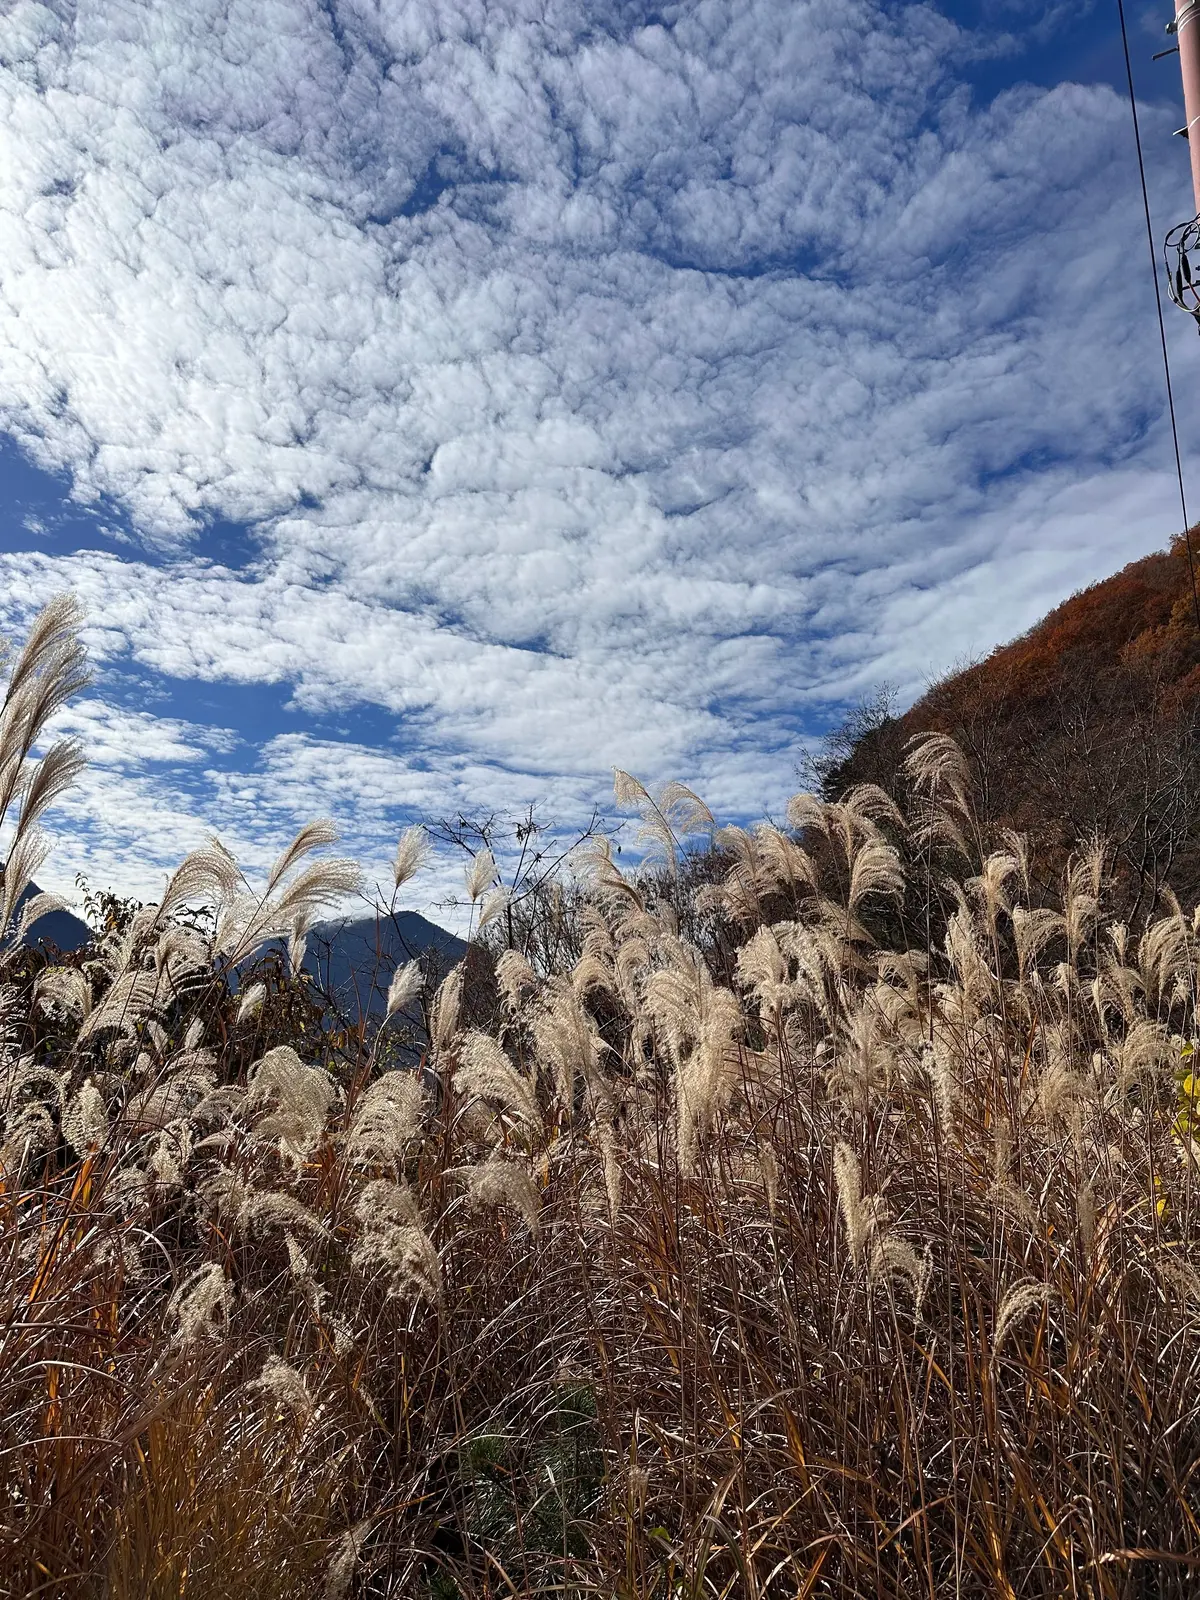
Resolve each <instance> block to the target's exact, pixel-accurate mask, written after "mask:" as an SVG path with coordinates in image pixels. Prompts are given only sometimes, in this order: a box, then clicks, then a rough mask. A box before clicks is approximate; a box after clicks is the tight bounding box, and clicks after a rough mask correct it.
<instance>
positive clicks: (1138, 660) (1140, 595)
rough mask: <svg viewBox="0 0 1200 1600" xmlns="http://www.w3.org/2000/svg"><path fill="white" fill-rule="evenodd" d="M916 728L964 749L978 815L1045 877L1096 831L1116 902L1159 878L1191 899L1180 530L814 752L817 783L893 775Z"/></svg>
mask: <svg viewBox="0 0 1200 1600" xmlns="http://www.w3.org/2000/svg"><path fill="white" fill-rule="evenodd" d="M1196 543H1197V541H1196V539H1195V537H1193V548H1195V547H1196ZM930 729H937V730H939V731H942V732H945V733H949V734H951V735H952V736H953V737H954V738H955V739H957V740H958V742H959V743H960V744H961V745H962V746H963V748H964V749H965V750H967V751H968V753H969V754H970V756H971V758H972V761H973V763H974V765H975V768H976V771H977V774H978V778H979V785H980V794H981V795H982V797H983V805H984V811H985V820H986V821H987V822H988V823H989V824H992V825H994V826H995V827H996V828H1000V827H1013V828H1016V829H1018V830H1019V831H1020V832H1022V833H1024V834H1026V835H1027V837H1028V838H1029V840H1030V842H1031V845H1032V846H1033V848H1034V854H1035V857H1036V858H1037V860H1038V861H1039V864H1040V866H1041V869H1042V870H1043V871H1044V872H1045V874H1046V876H1047V878H1049V877H1050V876H1051V875H1053V874H1056V873H1057V872H1059V871H1060V870H1061V868H1062V865H1063V863H1064V861H1065V859H1066V857H1067V856H1068V855H1069V854H1070V853H1071V851H1072V850H1073V849H1075V848H1076V847H1077V846H1078V845H1079V844H1080V843H1081V842H1082V841H1084V840H1085V839H1087V838H1088V837H1089V836H1091V835H1093V834H1099V835H1100V836H1101V837H1102V838H1103V839H1105V840H1106V841H1107V843H1108V847H1109V850H1110V853H1111V860H1112V862H1113V864H1114V866H1115V868H1116V870H1117V873H1118V876H1119V879H1120V881H1121V883H1122V885H1123V888H1124V891H1125V895H1126V901H1127V903H1126V906H1125V909H1126V911H1127V913H1128V914H1129V915H1130V916H1131V917H1134V918H1136V917H1138V916H1141V915H1144V914H1146V913H1147V912H1149V911H1150V910H1151V909H1152V908H1153V906H1154V904H1155V902H1156V901H1157V900H1158V899H1159V896H1160V894H1161V891H1162V889H1163V887H1164V885H1165V884H1167V883H1170V884H1171V885H1172V886H1173V887H1174V888H1175V889H1176V891H1177V892H1178V893H1179V894H1180V897H1181V898H1182V899H1185V900H1195V899H1198V898H1200V631H1198V630H1197V626H1196V617H1195V610H1194V601H1193V591H1192V575H1191V571H1190V568H1189V560H1188V551H1187V545H1186V542H1185V540H1184V539H1183V538H1182V537H1180V538H1178V539H1176V540H1175V541H1174V543H1173V544H1172V546H1171V548H1170V549H1169V550H1166V551H1161V552H1158V553H1156V554H1154V555H1151V556H1146V557H1144V558H1143V559H1142V560H1140V561H1135V562H1132V563H1131V564H1130V565H1129V566H1127V567H1125V568H1124V569H1123V570H1122V571H1120V572H1118V573H1116V574H1115V575H1114V576H1113V577H1111V578H1106V579H1105V580H1104V581H1103V582H1101V583H1097V584H1094V585H1092V587H1091V588H1089V589H1085V590H1083V591H1082V592H1080V593H1079V594H1076V595H1073V596H1072V597H1071V598H1070V599H1069V600H1067V601H1065V602H1064V603H1063V604H1062V605H1060V606H1058V607H1056V608H1055V609H1054V610H1053V611H1051V612H1050V613H1049V615H1048V616H1046V617H1044V618H1043V619H1042V621H1041V622H1039V623H1038V624H1037V625H1036V626H1035V627H1033V628H1031V629H1030V630H1029V632H1028V633H1026V634H1024V635H1023V636H1022V637H1021V638H1019V639H1015V640H1013V641H1012V643H1011V644H1006V645H1003V646H1001V647H1000V648H999V649H997V650H994V651H993V652H992V653H991V655H989V656H987V657H986V658H985V659H984V660H982V661H979V662H977V663H975V664H974V665H972V666H970V667H968V668H967V669H966V670H965V671H962V672H957V673H954V674H953V675H952V676H950V677H947V678H945V679H943V680H942V681H941V682H940V683H937V684H935V685H934V686H933V688H932V689H930V690H929V692H928V693H927V694H925V695H924V696H923V697H922V698H921V699H920V700H918V701H917V703H916V704H915V705H914V706H913V707H912V708H911V709H910V710H909V711H908V712H906V713H905V715H904V716H902V717H899V718H887V717H879V718H876V719H875V722H874V725H873V726H868V727H866V728H863V729H862V730H861V736H860V737H859V738H858V740H857V742H856V743H855V745H854V748H853V750H852V751H851V753H850V754H849V756H848V758H847V759H846V760H844V761H841V762H839V763H837V764H836V765H834V764H832V763H831V764H829V765H828V767H827V771H826V777H825V783H826V788H827V789H830V790H832V789H837V788H841V787H845V786H847V785H848V784H850V783H855V782H863V781H872V782H878V783H882V784H883V785H884V786H885V787H887V788H889V789H892V790H895V789H896V788H897V786H898V784H899V781H900V780H899V776H898V767H899V762H900V758H901V755H902V753H903V747H904V744H905V741H906V740H907V739H908V738H909V737H911V735H913V734H915V733H919V732H924V731H926V730H930Z"/></svg>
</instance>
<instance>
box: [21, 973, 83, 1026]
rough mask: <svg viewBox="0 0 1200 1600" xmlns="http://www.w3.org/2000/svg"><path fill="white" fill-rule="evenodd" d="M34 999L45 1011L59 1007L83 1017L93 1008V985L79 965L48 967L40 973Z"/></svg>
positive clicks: (61, 1009)
mask: <svg viewBox="0 0 1200 1600" xmlns="http://www.w3.org/2000/svg"><path fill="white" fill-rule="evenodd" d="M34 999H35V1003H36V1004H37V1005H38V1006H39V1007H40V1008H41V1009H42V1010H43V1011H45V1010H53V1009H57V1010H59V1011H65V1012H66V1013H67V1014H68V1015H69V1016H72V1017H81V1018H82V1017H85V1016H86V1015H87V1014H88V1012H89V1011H90V1010H91V1009H92V985H91V983H90V981H89V979H88V977H87V975H86V974H85V973H83V972H80V970H79V968H78V967H47V968H46V970H45V971H44V972H42V973H39V974H38V978H37V982H36V983H35V985H34Z"/></svg>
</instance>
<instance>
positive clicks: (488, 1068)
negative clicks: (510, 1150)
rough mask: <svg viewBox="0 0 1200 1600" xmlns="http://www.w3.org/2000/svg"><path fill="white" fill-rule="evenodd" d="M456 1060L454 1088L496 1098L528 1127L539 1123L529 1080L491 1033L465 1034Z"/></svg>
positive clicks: (463, 1092)
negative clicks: (457, 1064) (457, 1063)
mask: <svg viewBox="0 0 1200 1600" xmlns="http://www.w3.org/2000/svg"><path fill="white" fill-rule="evenodd" d="M459 1063H460V1064H459V1066H458V1067H457V1068H456V1070H455V1073H454V1087H455V1088H456V1089H457V1090H458V1092H459V1093H460V1094H463V1095H472V1094H477V1095H479V1096H480V1097H481V1098H482V1099H485V1100H496V1101H499V1103H500V1104H501V1105H502V1106H503V1107H504V1109H505V1110H506V1111H508V1112H510V1113H511V1114H512V1115H513V1116H515V1117H518V1118H520V1120H521V1121H522V1122H525V1123H526V1124H527V1125H528V1126H529V1127H531V1128H534V1127H537V1126H539V1125H540V1123H541V1116H540V1114H539V1112H538V1106H537V1101H536V1099H535V1098H534V1093H533V1085H532V1083H530V1081H529V1079H528V1078H526V1077H525V1076H524V1075H523V1074H522V1073H520V1072H518V1071H517V1069H516V1067H514V1066H513V1064H512V1062H511V1061H510V1060H509V1059H508V1057H507V1056H506V1055H505V1053H504V1051H503V1050H502V1049H501V1048H500V1046H499V1045H498V1044H497V1043H496V1041H495V1040H494V1039H493V1038H492V1037H491V1035H490V1034H487V1033H483V1032H481V1031H480V1030H479V1029H478V1028H473V1029H472V1030H471V1031H470V1032H469V1033H467V1034H465V1035H464V1037H463V1040H462V1043H461V1045H460V1047H459Z"/></svg>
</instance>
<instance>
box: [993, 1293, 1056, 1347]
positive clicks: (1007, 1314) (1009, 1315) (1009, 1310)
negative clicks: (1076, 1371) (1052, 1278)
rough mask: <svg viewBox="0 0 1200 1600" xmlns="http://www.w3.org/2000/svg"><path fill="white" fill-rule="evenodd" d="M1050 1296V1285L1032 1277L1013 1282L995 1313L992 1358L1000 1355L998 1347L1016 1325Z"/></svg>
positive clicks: (1043, 1303) (1042, 1304)
mask: <svg viewBox="0 0 1200 1600" xmlns="http://www.w3.org/2000/svg"><path fill="white" fill-rule="evenodd" d="M1049 1298H1050V1286H1049V1285H1048V1284H1045V1283H1035V1282H1033V1280H1032V1279H1025V1280H1023V1281H1022V1282H1020V1283H1014V1284H1013V1285H1012V1287H1011V1288H1010V1289H1009V1290H1008V1291H1007V1293H1006V1294H1005V1296H1004V1298H1003V1300H1001V1302H1000V1306H999V1309H998V1310H997V1313H996V1328H995V1332H994V1333H993V1335H992V1360H993V1361H996V1360H997V1359H998V1358H999V1355H1000V1347H1001V1346H1002V1345H1003V1343H1004V1341H1005V1339H1006V1338H1007V1337H1008V1335H1009V1334H1010V1333H1011V1332H1012V1330H1013V1329H1014V1328H1015V1327H1016V1325H1017V1324H1018V1323H1019V1322H1020V1321H1021V1320H1022V1319H1023V1318H1024V1317H1027V1316H1028V1315H1029V1313H1030V1312H1031V1311H1032V1310H1033V1309H1034V1308H1035V1307H1041V1306H1044V1305H1045V1304H1046V1302H1047V1301H1048V1300H1049Z"/></svg>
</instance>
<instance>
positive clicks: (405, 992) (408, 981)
mask: <svg viewBox="0 0 1200 1600" xmlns="http://www.w3.org/2000/svg"><path fill="white" fill-rule="evenodd" d="M424 981H425V975H424V973H423V972H422V971H421V966H420V963H419V962H417V961H407V962H405V964H404V965H403V966H402V967H397V968H396V970H395V972H394V973H393V974H392V981H391V983H390V984H389V985H388V995H387V1015H388V1016H389V1017H390V1016H392V1015H393V1014H394V1013H395V1012H397V1011H403V1010H404V1009H405V1007H407V1006H410V1005H411V1004H412V1003H413V1001H414V1000H415V999H416V998H417V996H418V995H419V994H420V992H421V985H422V984H423V983H424Z"/></svg>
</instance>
